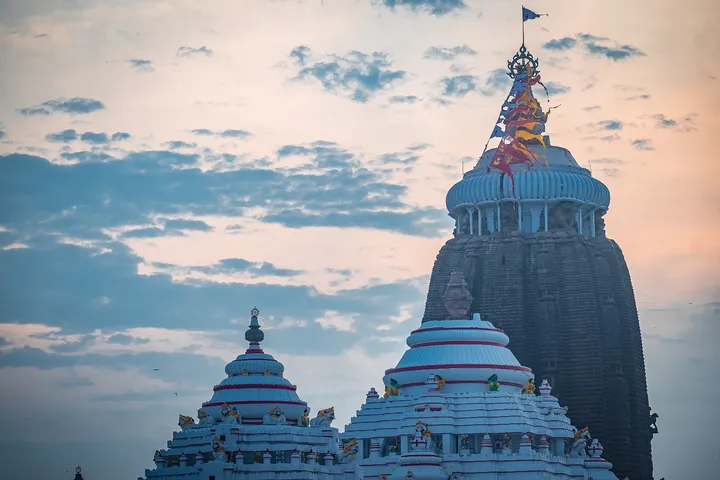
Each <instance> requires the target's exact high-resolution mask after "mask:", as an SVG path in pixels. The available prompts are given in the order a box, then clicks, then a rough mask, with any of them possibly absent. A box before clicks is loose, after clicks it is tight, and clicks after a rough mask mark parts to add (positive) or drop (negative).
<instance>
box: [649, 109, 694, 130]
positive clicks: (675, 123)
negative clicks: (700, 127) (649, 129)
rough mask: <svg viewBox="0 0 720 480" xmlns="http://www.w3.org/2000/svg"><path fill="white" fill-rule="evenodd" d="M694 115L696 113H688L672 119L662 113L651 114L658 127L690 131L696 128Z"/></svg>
mask: <svg viewBox="0 0 720 480" xmlns="http://www.w3.org/2000/svg"><path fill="white" fill-rule="evenodd" d="M695 117H696V115H694V114H689V115H685V116H684V117H683V118H681V119H679V120H674V119H672V118H668V117H666V116H665V115H663V114H662V113H659V114H657V115H653V118H654V119H655V121H656V122H657V123H656V125H657V126H658V127H659V128H670V129H673V130H677V131H679V132H691V131H693V130H697V128H696V127H695Z"/></svg>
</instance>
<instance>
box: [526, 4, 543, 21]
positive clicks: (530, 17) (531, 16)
mask: <svg viewBox="0 0 720 480" xmlns="http://www.w3.org/2000/svg"><path fill="white" fill-rule="evenodd" d="M543 15H547V13H535V12H533V11H532V10H530V9H529V8H525V7H522V16H523V22H526V21H528V20H535V19H536V18H540V17H542V16H543Z"/></svg>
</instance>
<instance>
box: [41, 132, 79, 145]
mask: <svg viewBox="0 0 720 480" xmlns="http://www.w3.org/2000/svg"><path fill="white" fill-rule="evenodd" d="M78 138H80V135H78V133H77V132H76V131H75V130H74V129H68V130H63V131H62V132H57V133H48V134H47V135H45V140H47V141H48V142H63V143H67V142H72V141H74V140H77V139H78Z"/></svg>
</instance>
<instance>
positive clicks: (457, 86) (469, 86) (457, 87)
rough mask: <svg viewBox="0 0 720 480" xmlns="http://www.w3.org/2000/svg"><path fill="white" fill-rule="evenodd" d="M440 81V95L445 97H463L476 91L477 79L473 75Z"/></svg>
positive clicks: (456, 76) (457, 76)
mask: <svg viewBox="0 0 720 480" xmlns="http://www.w3.org/2000/svg"><path fill="white" fill-rule="evenodd" d="M440 81H441V82H442V84H443V91H442V95H443V96H446V97H464V96H465V95H467V94H468V93H470V92H474V91H476V90H477V89H478V84H477V77H476V76H474V75H455V76H453V77H445V78H442V79H441V80H440Z"/></svg>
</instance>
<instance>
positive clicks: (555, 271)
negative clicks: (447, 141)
mask: <svg viewBox="0 0 720 480" xmlns="http://www.w3.org/2000/svg"><path fill="white" fill-rule="evenodd" d="M533 61H536V60H533ZM501 118H502V115H501ZM543 127H544V125H543ZM542 143H544V145H543V144H541V142H539V141H528V142H527V148H528V149H529V150H531V151H532V152H534V153H535V154H537V155H538V157H539V158H541V159H542V162H538V163H537V164H536V165H533V166H531V167H530V168H528V166H527V165H510V167H511V171H512V173H513V178H512V179H511V178H510V177H509V176H508V175H507V174H506V173H505V172H502V171H499V170H496V169H493V168H491V162H492V161H493V159H494V158H495V157H494V156H495V152H496V149H490V150H488V151H487V152H485V153H484V154H483V155H482V156H481V157H480V159H479V160H478V162H477V165H476V166H475V168H474V169H472V170H470V171H468V172H466V173H465V174H464V176H463V179H462V180H460V181H459V182H457V183H456V184H455V185H453V186H452V187H451V188H450V190H449V192H448V194H447V199H446V205H447V209H448V212H449V215H450V216H451V217H452V218H454V219H455V221H456V228H455V231H454V235H453V238H452V239H450V240H449V241H448V242H447V243H446V244H445V245H444V246H443V247H442V248H441V250H440V252H439V254H438V256H437V259H436V261H435V265H434V266H433V270H432V275H431V278H430V286H429V290H428V297H427V302H426V305H425V315H424V317H423V321H432V320H435V319H438V318H449V317H453V318H455V317H454V316H455V314H456V313H457V312H459V311H460V310H461V306H462V308H464V306H465V303H466V302H467V298H471V299H472V298H474V300H471V302H472V311H474V312H475V311H477V312H480V314H481V315H482V316H483V317H487V318H491V319H492V320H493V322H495V323H496V325H497V324H498V323H499V322H501V324H502V327H503V329H504V330H505V331H506V332H507V334H508V335H509V337H510V338H511V339H512V343H511V344H510V349H511V350H512V351H513V353H514V354H515V355H516V357H517V358H518V360H519V361H520V362H521V363H522V364H523V365H527V366H529V367H530V368H532V370H533V371H534V372H535V373H536V375H537V376H538V379H542V378H547V379H549V380H550V383H551V384H552V385H553V390H554V393H555V394H556V395H557V396H558V397H559V398H560V400H561V402H563V403H564V404H566V405H568V407H569V416H570V418H571V419H572V421H573V423H575V424H577V425H582V426H585V425H587V426H588V427H589V428H590V431H592V432H593V433H594V436H595V437H596V438H599V439H600V441H601V442H602V443H603V445H604V446H605V449H606V450H605V451H606V454H607V455H606V457H607V458H608V460H609V461H611V462H612V463H613V465H614V469H613V470H614V471H615V473H616V474H617V475H618V476H619V477H620V478H622V477H625V476H628V477H630V478H633V479H637V480H651V479H652V456H651V445H650V442H651V439H652V433H651V431H650V430H649V429H648V425H649V423H650V408H649V405H648V395H647V385H646V377H645V364H644V358H643V348H642V341H641V337H640V327H639V322H638V313H637V307H636V304H635V297H634V292H633V288H632V282H631V279H630V273H629V271H628V266H627V264H626V262H625V258H624V257H623V254H622V251H621V250H620V247H619V246H618V245H617V243H615V242H614V241H613V240H611V239H610V238H608V237H607V236H606V233H605V221H604V218H603V217H604V215H605V214H606V213H607V211H608V208H609V205H610V192H609V190H608V188H607V187H606V186H605V185H604V184H603V183H602V182H600V181H599V180H597V179H595V178H593V177H592V175H591V173H590V171H589V170H587V169H585V168H583V167H581V166H580V165H579V164H578V163H577V162H576V160H575V159H574V158H573V155H572V154H571V153H570V152H569V151H568V150H567V149H565V148H562V147H557V146H553V145H551V144H550V138H549V137H548V136H547V135H545V136H544V137H543V142H542ZM458 265H462V266H463V267H464V268H463V271H464V274H465V276H466V281H467V282H466V283H467V284H468V290H469V292H468V293H465V292H464V290H463V289H462V287H459V286H458V287H455V286H454V287H453V288H456V289H457V293H453V294H452V295H456V296H457V297H458V300H456V302H457V307H456V304H455V303H452V302H450V303H449V306H448V304H446V303H448V302H447V298H448V297H449V295H448V294H446V291H449V290H450V285H456V284H457V285H460V284H461V283H465V282H459V281H458V278H459V276H460V274H459V273H456V272H457V266H458ZM449 284H450V285H449ZM454 292H455V291H454ZM460 292H462V293H460ZM453 298H454V297H453ZM456 308H457V311H456ZM462 318H464V317H462Z"/></svg>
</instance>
